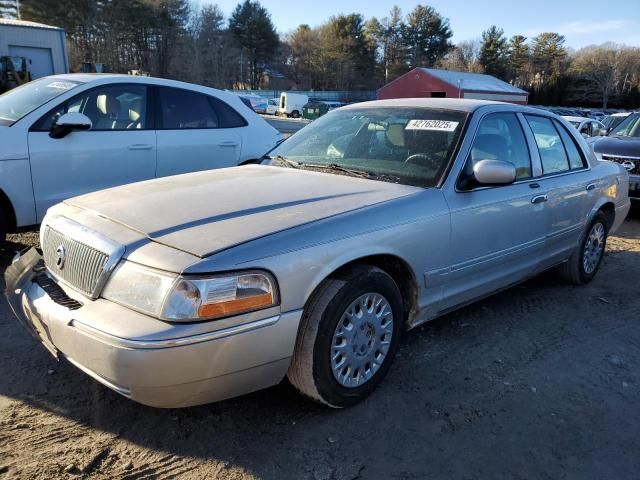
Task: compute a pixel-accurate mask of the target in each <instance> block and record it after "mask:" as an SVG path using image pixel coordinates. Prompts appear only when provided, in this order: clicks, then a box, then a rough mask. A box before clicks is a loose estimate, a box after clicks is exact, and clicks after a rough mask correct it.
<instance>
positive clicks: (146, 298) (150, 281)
mask: <svg viewBox="0 0 640 480" xmlns="http://www.w3.org/2000/svg"><path fill="white" fill-rule="evenodd" d="M176 278H177V275H176V274H169V273H165V272H162V271H160V270H155V269H151V268H148V267H143V266H142V265H138V264H137V263H133V262H121V263H120V264H119V265H118V267H117V268H116V269H115V270H114V271H113V273H112V274H111V278H110V279H109V281H108V282H107V285H106V287H105V289H104V290H103V292H102V296H103V297H104V298H106V299H107V300H111V301H113V302H116V303H120V304H122V305H125V306H127V307H131V308H132V309H134V310H138V311H139V312H142V313H146V314H147V315H152V316H155V317H158V316H160V314H161V313H162V304H163V302H164V299H165V298H166V296H167V294H168V293H169V290H170V289H171V286H172V285H173V284H174V282H175V281H176Z"/></svg>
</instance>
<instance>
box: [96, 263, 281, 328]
mask: <svg viewBox="0 0 640 480" xmlns="http://www.w3.org/2000/svg"><path fill="white" fill-rule="evenodd" d="M102 296H103V297H104V298H106V299H108V300H111V301H114V302H116V303H120V304H123V305H126V306H128V307H130V308H132V309H134V310H138V311H140V312H142V313H146V314H148V315H152V316H155V317H158V318H161V319H163V320H168V321H172V322H193V321H199V320H214V319H217V318H223V317H230V316H233V315H239V314H241V313H248V312H252V311H255V310H261V309H263V308H268V307H272V306H275V305H277V304H278V293H277V288H276V283H275V280H274V279H273V277H272V276H271V275H269V274H268V273H266V272H241V273H233V274H228V275H219V276H218V275H216V276H206V277H195V276H193V277H192V276H177V275H175V274H168V273H165V272H161V271H158V270H154V269H150V268H147V267H143V266H141V265H138V264H135V263H132V262H122V263H121V264H120V266H118V268H116V270H115V271H114V272H113V275H112V276H111V279H110V280H109V282H108V283H107V286H106V288H105V290H104V292H103V294H102Z"/></svg>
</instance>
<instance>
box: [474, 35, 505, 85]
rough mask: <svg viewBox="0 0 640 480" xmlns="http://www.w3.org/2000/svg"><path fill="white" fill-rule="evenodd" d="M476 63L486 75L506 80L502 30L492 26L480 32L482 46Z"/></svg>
mask: <svg viewBox="0 0 640 480" xmlns="http://www.w3.org/2000/svg"><path fill="white" fill-rule="evenodd" d="M478 61H479V62H480V65H482V68H483V69H484V72H485V73H486V74H488V75H493V76H495V77H498V78H501V79H506V77H507V39H506V38H505V36H504V30H502V29H501V28H498V27H496V26H495V25H492V26H491V27H489V28H488V29H487V30H485V31H484V32H482V46H481V47H480V56H479V58H478Z"/></svg>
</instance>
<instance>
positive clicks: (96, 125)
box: [28, 84, 156, 222]
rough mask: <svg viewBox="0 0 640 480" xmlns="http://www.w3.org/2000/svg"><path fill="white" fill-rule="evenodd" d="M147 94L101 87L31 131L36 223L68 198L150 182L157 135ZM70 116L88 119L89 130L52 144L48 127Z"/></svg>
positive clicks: (129, 86)
mask: <svg viewBox="0 0 640 480" xmlns="http://www.w3.org/2000/svg"><path fill="white" fill-rule="evenodd" d="M147 92H148V88H147V87H146V86H144V85H140V84H136V85H133V84H108V85H102V86H100V87H96V88H93V89H90V90H87V91H85V92H82V93H80V94H78V95H76V96H75V97H72V98H71V99H69V100H67V101H65V102H63V103H62V104H60V105H58V106H57V107H56V108H54V109H53V110H51V111H50V112H48V113H47V114H46V115H45V116H44V117H42V118H41V119H40V120H38V121H37V122H36V123H35V124H34V125H33V126H32V127H31V129H30V131H29V137H28V143H29V158H30V162H31V176H32V181H33V191H34V197H35V202H36V215H37V221H38V222H41V221H42V218H43V217H44V215H45V213H46V211H47V209H48V208H49V207H50V206H52V205H54V204H56V203H59V202H61V201H63V200H65V199H67V198H70V197H74V196H77V195H81V194H83V193H88V192H92V191H96V190H101V189H104V188H109V187H113V186H116V185H122V184H125V183H132V182H138V181H141V180H147V179H151V178H154V176H155V172H156V134H155V131H154V130H153V122H152V119H150V118H148V115H147ZM68 112H79V113H83V114H84V115H86V116H87V117H89V119H91V122H92V124H93V126H92V128H91V130H89V131H75V132H71V133H69V134H68V135H66V136H65V137H63V138H57V139H56V138H51V137H50V136H49V132H50V131H51V127H52V125H53V124H54V123H55V121H56V119H57V118H59V117H60V116H61V115H63V114H64V113H68Z"/></svg>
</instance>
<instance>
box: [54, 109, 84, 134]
mask: <svg viewBox="0 0 640 480" xmlns="http://www.w3.org/2000/svg"><path fill="white" fill-rule="evenodd" d="M91 127H93V124H92V123H91V119H90V118H89V117H87V116H86V115H84V114H83V113H77V112H71V113H65V114H64V115H62V116H61V117H60V118H58V120H56V123H55V124H54V125H53V128H51V131H50V132H49V136H50V137H51V138H63V137H66V136H67V135H69V134H70V133H71V132H81V131H86V130H91Z"/></svg>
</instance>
